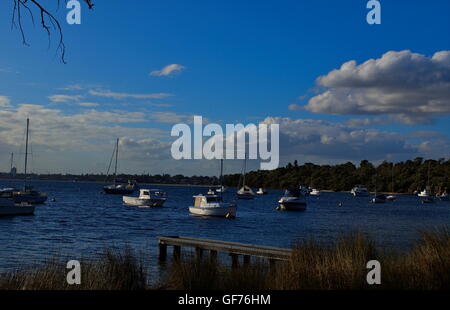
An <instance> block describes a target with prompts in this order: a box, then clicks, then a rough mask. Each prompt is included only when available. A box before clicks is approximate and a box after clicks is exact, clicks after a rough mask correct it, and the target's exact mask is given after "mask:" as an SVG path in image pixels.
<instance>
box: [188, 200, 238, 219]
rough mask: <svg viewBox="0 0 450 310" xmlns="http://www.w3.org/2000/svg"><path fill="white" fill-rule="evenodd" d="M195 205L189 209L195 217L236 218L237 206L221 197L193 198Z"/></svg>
mask: <svg viewBox="0 0 450 310" xmlns="http://www.w3.org/2000/svg"><path fill="white" fill-rule="evenodd" d="M193 198H194V203H193V205H192V206H190V207H189V212H190V213H191V214H193V215H202V216H217V217H226V218H234V217H236V205H235V204H233V203H230V202H224V201H223V198H222V196H221V195H202V194H198V195H196V196H193Z"/></svg>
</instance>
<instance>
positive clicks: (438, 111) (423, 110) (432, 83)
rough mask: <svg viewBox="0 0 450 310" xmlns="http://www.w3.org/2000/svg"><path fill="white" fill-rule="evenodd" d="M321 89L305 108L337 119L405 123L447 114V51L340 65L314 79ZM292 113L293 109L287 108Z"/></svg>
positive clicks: (400, 54) (449, 53)
mask: <svg viewBox="0 0 450 310" xmlns="http://www.w3.org/2000/svg"><path fill="white" fill-rule="evenodd" d="M317 84H318V85H319V86H321V87H324V88H325V90H324V91H323V92H322V93H320V94H318V95H316V96H314V97H312V98H311V99H310V100H309V101H308V104H307V105H306V106H305V109H306V110H308V111H310V112H314V113H324V114H335V115H389V116H390V117H391V118H392V119H396V120H399V121H401V122H403V123H407V124H418V123H429V122H431V121H432V119H433V118H434V117H436V116H445V115H449V114H450V51H440V52H436V53H435V54H434V55H433V56H432V57H427V56H425V55H422V54H417V53H413V52H411V51H409V50H404V51H399V52H396V51H389V52H387V53H385V54H384V55H383V56H382V57H381V58H378V59H369V60H367V61H366V62H364V63H362V64H360V65H357V63H356V61H355V60H351V61H348V62H346V63H344V64H343V65H342V66H341V67H340V68H339V69H336V70H333V71H331V72H329V73H328V74H326V75H324V76H320V77H319V78H318V79H317ZM290 109H291V110H295V109H297V106H295V105H292V106H290Z"/></svg>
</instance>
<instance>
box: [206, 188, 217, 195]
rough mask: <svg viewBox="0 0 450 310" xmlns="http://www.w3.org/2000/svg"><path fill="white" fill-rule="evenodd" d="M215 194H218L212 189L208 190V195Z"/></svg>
mask: <svg viewBox="0 0 450 310" xmlns="http://www.w3.org/2000/svg"><path fill="white" fill-rule="evenodd" d="M215 193H216V192H215V191H214V190H213V189H212V188H210V189H208V195H214V194H215Z"/></svg>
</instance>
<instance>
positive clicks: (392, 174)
mask: <svg viewBox="0 0 450 310" xmlns="http://www.w3.org/2000/svg"><path fill="white" fill-rule="evenodd" d="M394 167H395V164H394V163H392V170H391V172H392V173H391V177H392V180H391V192H392V194H390V195H387V196H386V200H387V201H394V200H395V199H397V197H396V196H395V195H394V194H393V193H394Z"/></svg>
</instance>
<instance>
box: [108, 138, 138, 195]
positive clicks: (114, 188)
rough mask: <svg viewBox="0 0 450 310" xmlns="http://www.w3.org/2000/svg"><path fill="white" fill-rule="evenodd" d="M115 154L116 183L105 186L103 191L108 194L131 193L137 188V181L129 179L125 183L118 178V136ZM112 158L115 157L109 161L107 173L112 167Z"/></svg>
mask: <svg viewBox="0 0 450 310" xmlns="http://www.w3.org/2000/svg"><path fill="white" fill-rule="evenodd" d="M113 156H115V158H116V161H115V165H114V184H111V185H107V186H105V187H103V191H104V192H105V193H106V194H112V195H129V194H132V193H134V191H135V190H136V182H133V181H131V180H128V182H127V183H124V182H119V181H118V180H117V161H118V158H119V139H118V138H117V140H116V146H115V148H114V151H113ZM112 159H113V157H111V161H110V162H109V167H108V172H107V174H109V169H110V168H111V162H112Z"/></svg>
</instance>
